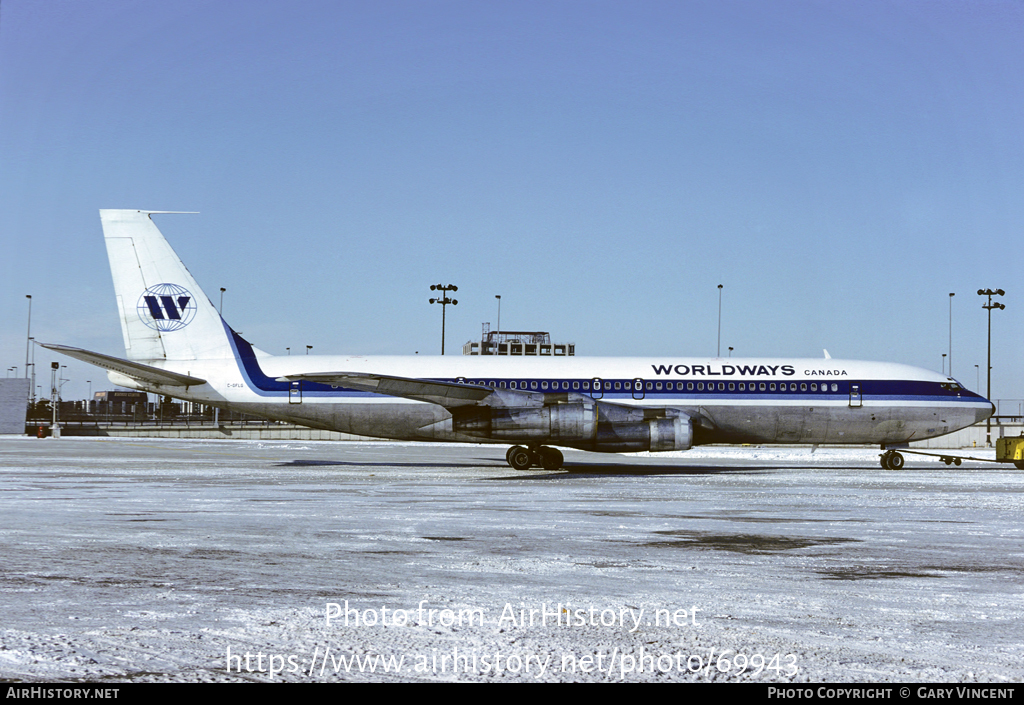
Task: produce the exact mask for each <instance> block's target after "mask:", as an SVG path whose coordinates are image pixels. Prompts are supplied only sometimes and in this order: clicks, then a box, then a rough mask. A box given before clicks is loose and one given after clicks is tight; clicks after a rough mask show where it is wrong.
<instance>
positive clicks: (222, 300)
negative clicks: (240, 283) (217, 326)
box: [217, 287, 227, 316]
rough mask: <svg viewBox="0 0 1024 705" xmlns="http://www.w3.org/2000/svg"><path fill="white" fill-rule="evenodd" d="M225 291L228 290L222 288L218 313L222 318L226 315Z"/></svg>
mask: <svg viewBox="0 0 1024 705" xmlns="http://www.w3.org/2000/svg"><path fill="white" fill-rule="evenodd" d="M225 291H227V289H225V288H224V287H221V288H220V309H218V311H217V313H219V314H220V315H221V316H223V315H224V292H225Z"/></svg>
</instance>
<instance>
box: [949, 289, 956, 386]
mask: <svg viewBox="0 0 1024 705" xmlns="http://www.w3.org/2000/svg"><path fill="white" fill-rule="evenodd" d="M954 296H956V294H955V293H953V292H952V291H951V292H949V376H950V377H952V376H953V297H954Z"/></svg>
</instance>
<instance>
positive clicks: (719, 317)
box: [715, 284, 722, 357]
mask: <svg viewBox="0 0 1024 705" xmlns="http://www.w3.org/2000/svg"><path fill="white" fill-rule="evenodd" d="M715 357H722V285H721V284H719V285H718V349H717V351H716V352H715Z"/></svg>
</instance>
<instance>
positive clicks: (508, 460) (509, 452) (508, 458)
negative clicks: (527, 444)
mask: <svg viewBox="0 0 1024 705" xmlns="http://www.w3.org/2000/svg"><path fill="white" fill-rule="evenodd" d="M517 450H526V448H523V447H522V446H512V447H511V448H509V449H508V450H507V451H505V462H506V463H508V464H509V465H511V464H512V453H513V452H515V451H517Z"/></svg>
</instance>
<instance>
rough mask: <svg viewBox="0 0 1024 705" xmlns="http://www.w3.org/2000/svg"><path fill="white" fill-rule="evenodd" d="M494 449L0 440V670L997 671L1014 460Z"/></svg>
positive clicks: (240, 674)
mask: <svg viewBox="0 0 1024 705" xmlns="http://www.w3.org/2000/svg"><path fill="white" fill-rule="evenodd" d="M504 450H505V449H504V447H486V446H432V445H428V444H408V443H394V444H385V443H322V442H321V443H317V442H243V441H180V440H156V439H154V440H127V439H76V438H63V439H60V440H57V441H54V440H38V439H30V438H17V437H13V438H12V437H8V438H2V439H0V490H2V491H0V516H2V518H3V519H2V522H0V556H2V558H0V615H2V620H0V678H3V679H14V680H26V681H32V680H98V679H104V680H108V681H109V680H115V681H116V680H135V681H154V680H156V681H164V680H180V681H233V680H239V681H241V680H255V681H264V680H274V681H309V680H360V681H366V680H373V681H381V680H465V681H513V680H525V681H533V680H544V681H548V680H553V681H566V680H572V681H621V680H625V681H671V680H695V681H707V680H714V681H721V682H730V681H763V682H780V681H781V682H802V681H864V682H893V681H987V682H1001V681H1020V680H1021V679H1022V678H1024V658H1022V656H1024V645H1022V642H1024V626H1022V620H1021V616H1022V614H1024V573H1022V568H1024V536H1022V533H1024V522H1022V519H1024V517H1022V508H1024V495H1022V491H1024V472H1021V471H1018V470H1016V469H1014V468H1013V467H1012V466H1009V465H997V464H993V463H979V462H971V461H967V462H965V463H964V465H962V466H961V467H947V466H945V465H943V464H941V463H939V462H937V461H936V459H927V458H920V457H916V456H908V457H907V466H906V468H905V469H904V470H901V471H898V472H894V471H886V470H882V469H881V468H880V467H879V466H878V451H877V450H871V449H833V448H824V449H817V450H815V451H813V452H812V451H811V450H810V449H808V448H796V449H785V448H784V449H767V448H699V449H695V450H693V451H687V452H683V453H669V454H636V455H631V456H610V457H609V456H599V455H594V454H586V453H576V452H572V451H569V452H567V453H566V459H567V465H566V468H565V470H564V471H560V472H554V473H548V472H543V471H540V472H537V471H530V472H515V471H513V470H510V469H509V468H508V467H507V466H506V465H505V463H504V457H503V456H504ZM972 454H974V455H976V456H978V457H992V455H991V452H990V451H974V452H973V453H972Z"/></svg>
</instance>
